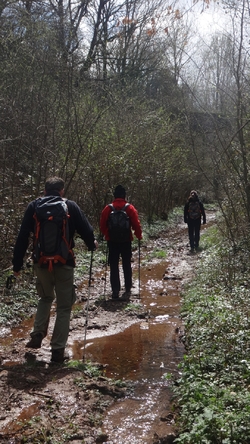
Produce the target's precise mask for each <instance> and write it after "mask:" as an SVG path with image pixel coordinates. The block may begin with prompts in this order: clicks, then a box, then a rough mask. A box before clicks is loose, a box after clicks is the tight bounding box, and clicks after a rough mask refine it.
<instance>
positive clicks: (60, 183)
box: [45, 176, 64, 195]
mask: <svg viewBox="0 0 250 444" xmlns="http://www.w3.org/2000/svg"><path fill="white" fill-rule="evenodd" d="M54 191H57V192H58V193H60V195H62V194H63V191H64V180H63V179H61V178H60V177H56V176H54V177H49V178H48V179H47V180H46V182H45V194H47V195H49V193H51V192H54Z"/></svg>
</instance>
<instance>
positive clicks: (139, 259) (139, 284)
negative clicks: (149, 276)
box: [138, 239, 141, 299]
mask: <svg viewBox="0 0 250 444" xmlns="http://www.w3.org/2000/svg"><path fill="white" fill-rule="evenodd" d="M138 247H139V252H138V268H139V269H138V286H139V299H140V286H141V276H140V274H141V273H140V272H141V241H140V239H138Z"/></svg>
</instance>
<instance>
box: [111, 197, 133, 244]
mask: <svg viewBox="0 0 250 444" xmlns="http://www.w3.org/2000/svg"><path fill="white" fill-rule="evenodd" d="M128 206H129V203H126V204H125V205H124V207H123V208H122V209H121V210H117V209H116V208H115V207H114V206H113V205H112V204H109V207H110V208H111V213H110V214H109V217H108V231H109V238H110V240H111V241H113V242H128V241H130V235H131V230H130V219H129V216H128V215H127V213H126V208H127V207H128Z"/></svg>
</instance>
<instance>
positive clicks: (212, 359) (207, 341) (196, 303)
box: [174, 227, 250, 444]
mask: <svg viewBox="0 0 250 444" xmlns="http://www.w3.org/2000/svg"><path fill="white" fill-rule="evenodd" d="M203 243H204V244H206V245H207V248H206V249H205V251H204V253H203V257H202V259H201V263H200V266H199V268H198V272H197V276H196V278H195V280H194V281H192V282H191V283H190V284H189V286H188V288H187V289H186V290H185V293H184V295H183V303H182V312H181V314H182V317H183V321H184V324H185V336H184V342H185V345H186V349H187V354H186V355H185V357H184V360H183V362H182V364H181V365H180V372H181V376H180V378H179V380H178V381H176V384H175V387H174V392H175V395H176V397H177V400H178V405H179V407H180V417H179V430H180V433H179V436H178V438H177V439H176V440H175V443H179V444H202V443H204V444H205V443H206V444H213V443H216V444H233V443H235V444H236V443H237V444H249V443H250V425H249V424H250V316H249V288H250V274H249V268H250V267H249V251H248V250H247V249H246V248H245V247H244V248H243V247H240V248H237V249H235V248H231V247H230V246H226V245H225V242H222V241H221V242H220V240H219V234H218V233H217V232H216V229H215V228H214V227H213V228H212V229H210V230H208V234H205V235H204V236H203Z"/></svg>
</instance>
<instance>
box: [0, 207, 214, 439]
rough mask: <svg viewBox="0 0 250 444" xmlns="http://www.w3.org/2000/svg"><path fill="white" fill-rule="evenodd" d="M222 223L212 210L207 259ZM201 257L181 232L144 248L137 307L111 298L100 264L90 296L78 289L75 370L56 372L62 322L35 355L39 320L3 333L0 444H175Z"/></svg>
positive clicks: (72, 346) (71, 350) (71, 366)
mask: <svg viewBox="0 0 250 444" xmlns="http://www.w3.org/2000/svg"><path fill="white" fill-rule="evenodd" d="M213 221H214V213H213V212H211V213H210V212H209V211H207V222H208V223H207V225H205V226H204V227H203V226H202V230H201V252H202V233H203V232H204V230H206V229H207V227H208V226H209V225H210V224H211V223H213ZM153 251H154V252H156V254H152V252H153ZM163 252H166V256H165V257H164V254H163ZM199 256H200V253H199V252H197V253H195V254H189V246H188V242H187V228H186V225H184V224H182V223H180V224H179V225H178V226H177V227H176V229H175V230H174V232H173V230H171V231H166V232H165V233H162V236H161V237H159V238H157V239H152V240H151V241H150V243H149V244H148V245H147V247H145V246H143V244H142V247H141V255H140V257H141V258H140V273H139V274H138V271H139V267H138V265H139V260H138V250H136V251H135V252H134V253H133V261H134V262H133V280H134V286H133V289H132V296H131V298H130V301H129V302H127V301H112V300H111V299H110V293H111V292H110V286H109V270H106V267H104V268H103V269H101V270H100V269H97V268H95V262H94V263H93V274H92V283H91V287H88V282H86V281H83V282H78V283H77V297H78V300H77V303H76V305H75V307H74V310H73V313H72V320H71V331H70V335H69V340H68V347H67V351H68V354H69V361H68V362H66V363H65V364H63V365H55V364H51V363H50V355H51V352H50V345H49V341H50V335H51V331H52V327H53V323H54V319H53V314H52V316H51V322H50V327H49V335H48V337H47V338H45V339H44V341H43V345H42V348H41V349H39V350H37V351H34V352H32V350H31V351H30V350H29V349H27V348H25V344H26V343H27V340H28V338H29V333H30V331H31V330H32V325H33V318H32V317H30V318H29V319H28V320H26V321H25V322H23V323H22V324H21V325H19V326H18V327H16V328H14V329H11V330H10V329H8V328H6V329H5V328H1V337H0V401H1V402H0V443H2V444H5V443H6V444H7V443H8V444H22V443H33V444H35V443H50V444H63V443H73V444H80V443H85V444H93V443H102V442H106V443H108V444H125V443H128V444H158V443H159V444H160V443H162V444H163V443H171V442H173V441H174V438H175V437H176V433H177V431H176V417H175V411H174V409H173V404H172V397H171V387H170V384H169V382H168V375H173V376H174V377H178V363H179V362H180V361H181V359H182V357H183V354H184V351H185V350H184V346H183V344H182V341H181V337H182V335H183V327H182V324H181V319H180V316H179V313H180V303H181V301H180V298H181V291H182V289H183V286H184V285H185V283H186V282H187V281H188V280H189V279H190V277H191V276H192V274H193V273H194V271H195V268H196V266H197V261H198V260H199ZM105 277H106V284H105ZM139 281H140V288H139V286H138V283H139ZM16 291H18V289H16ZM87 301H89V304H87ZM87 306H88V324H87V331H86V330H85V325H86V324H85V323H86V307H87ZM85 331H86V333H87V334H86V338H85ZM93 364H95V365H93Z"/></svg>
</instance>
